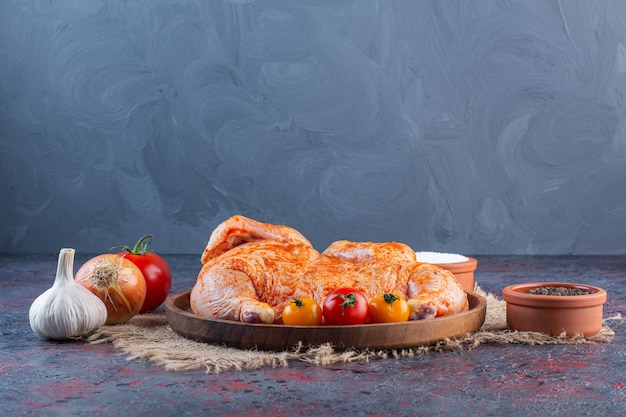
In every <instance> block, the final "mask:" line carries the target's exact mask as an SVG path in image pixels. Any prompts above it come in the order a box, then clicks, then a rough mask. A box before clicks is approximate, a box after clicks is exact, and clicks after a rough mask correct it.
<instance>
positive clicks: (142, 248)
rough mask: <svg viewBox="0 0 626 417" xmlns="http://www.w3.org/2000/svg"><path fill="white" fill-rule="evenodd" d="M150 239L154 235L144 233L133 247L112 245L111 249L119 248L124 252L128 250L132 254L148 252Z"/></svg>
mask: <svg viewBox="0 0 626 417" xmlns="http://www.w3.org/2000/svg"><path fill="white" fill-rule="evenodd" d="M152 239H154V235H144V236H142V237H141V239H139V240H138V241H137V243H136V244H135V247H134V248H132V249H131V248H130V247H129V246H126V245H124V246H113V247H112V248H111V249H114V248H120V249H122V251H124V252H128V253H130V254H132V255H145V254H147V253H148V245H149V244H150V243H152Z"/></svg>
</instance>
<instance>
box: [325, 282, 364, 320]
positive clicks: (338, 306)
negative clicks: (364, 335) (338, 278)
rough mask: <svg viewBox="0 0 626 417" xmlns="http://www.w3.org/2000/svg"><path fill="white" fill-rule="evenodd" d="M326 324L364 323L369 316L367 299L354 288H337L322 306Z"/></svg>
mask: <svg viewBox="0 0 626 417" xmlns="http://www.w3.org/2000/svg"><path fill="white" fill-rule="evenodd" d="M322 311H323V314H324V320H325V322H326V324H334V325H336V324H342V325H343V324H364V323H366V322H367V319H368V317H369V307H368V305H367V299H366V298H365V296H364V295H363V293H362V292H360V291H359V290H356V289H354V288H338V289H336V290H334V291H333V292H331V293H330V294H329V295H328V297H326V299H325V300H324V304H323V306H322Z"/></svg>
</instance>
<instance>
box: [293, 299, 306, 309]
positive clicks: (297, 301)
mask: <svg viewBox="0 0 626 417" xmlns="http://www.w3.org/2000/svg"><path fill="white" fill-rule="evenodd" d="M291 303H292V304H295V305H296V307H298V308H302V307H304V301H303V300H301V299H299V298H297V297H291Z"/></svg>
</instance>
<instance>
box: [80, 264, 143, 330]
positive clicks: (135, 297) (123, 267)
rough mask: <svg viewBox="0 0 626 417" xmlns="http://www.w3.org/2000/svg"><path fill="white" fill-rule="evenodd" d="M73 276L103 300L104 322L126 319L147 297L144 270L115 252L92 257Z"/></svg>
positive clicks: (132, 315)
mask: <svg viewBox="0 0 626 417" xmlns="http://www.w3.org/2000/svg"><path fill="white" fill-rule="evenodd" d="M74 279H75V280H76V282H78V283H79V284H80V285H82V286H83V287H85V288H87V289H88V290H89V291H91V292H92V293H94V294H95V295H96V296H97V297H98V298H100V299H101V300H102V301H103V302H104V305H105V306H106V308H107V320H106V323H105V324H118V323H125V322H127V321H128V320H130V319H131V318H133V317H134V316H135V315H136V314H137V313H138V312H139V310H140V309H141V306H142V305H143V302H144V300H145V299H146V280H145V279H144V277H143V274H142V273H141V270H140V269H139V268H138V267H137V266H136V265H135V264H134V263H132V262H131V261H129V260H128V259H126V258H124V257H123V256H119V255H116V254H102V255H98V256H96V257H93V258H91V259H89V260H88V261H87V262H85V263H84V264H83V265H82V266H81V267H80V268H79V269H78V271H77V272H76V274H75V275H74Z"/></svg>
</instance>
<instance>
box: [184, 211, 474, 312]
mask: <svg viewBox="0 0 626 417" xmlns="http://www.w3.org/2000/svg"><path fill="white" fill-rule="evenodd" d="M201 260H202V263H203V266H202V269H201V270H200V273H199V274H198V280H197V282H196V284H195V286H194V287H193V289H192V291H191V296H190V303H191V308H192V310H193V312H194V313H195V314H197V315H199V316H202V317H207V318H212V319H226V320H239V321H242V322H248V323H275V322H280V314H281V312H282V310H283V307H284V306H285V305H286V304H287V303H288V302H290V301H291V299H292V297H298V298H304V297H308V298H313V299H314V300H316V301H317V302H318V303H320V305H322V303H323V301H324V299H325V298H326V296H327V295H328V294H329V293H330V292H331V291H333V290H335V289H337V288H340V287H352V288H356V289H358V290H360V291H361V292H363V294H364V295H365V296H366V297H367V298H368V299H371V298H373V297H375V296H377V295H381V294H384V293H386V292H393V293H396V294H400V295H402V296H404V297H406V298H407V300H408V303H409V307H410V309H411V319H414V320H415V319H426V318H431V317H435V316H445V315H449V314H454V313H458V312H461V311H466V310H467V309H468V308H469V304H468V300H467V295H466V294H465V292H464V290H463V287H462V286H461V284H460V283H459V282H458V281H457V279H456V278H455V276H454V275H453V274H452V273H450V272H448V271H446V270H444V269H441V268H438V267H436V266H434V265H431V264H427V263H419V262H416V260H415V252H414V251H413V250H412V249H411V248H410V247H409V246H407V245H404V244H401V243H395V242H388V243H372V242H350V241H345V240H342V241H337V242H334V243H332V244H331V245H330V246H329V247H328V248H327V249H326V250H325V251H324V252H323V253H319V252H317V251H316V250H315V249H314V248H313V246H312V245H311V243H310V242H309V241H308V240H307V239H306V238H305V237H304V236H302V235H301V234H300V233H299V232H298V231H296V230H294V229H292V228H289V227H286V226H279V225H273V224H267V223H261V222H257V221H255V220H252V219H249V218H246V217H243V216H239V215H237V216H233V217H231V218H230V219H228V220H226V221H224V222H223V223H222V224H220V225H219V226H218V227H217V228H216V229H215V230H214V231H213V233H212V234H211V237H210V239H209V242H208V244H207V247H206V249H205V250H204V253H203V254H202V258H201Z"/></svg>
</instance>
